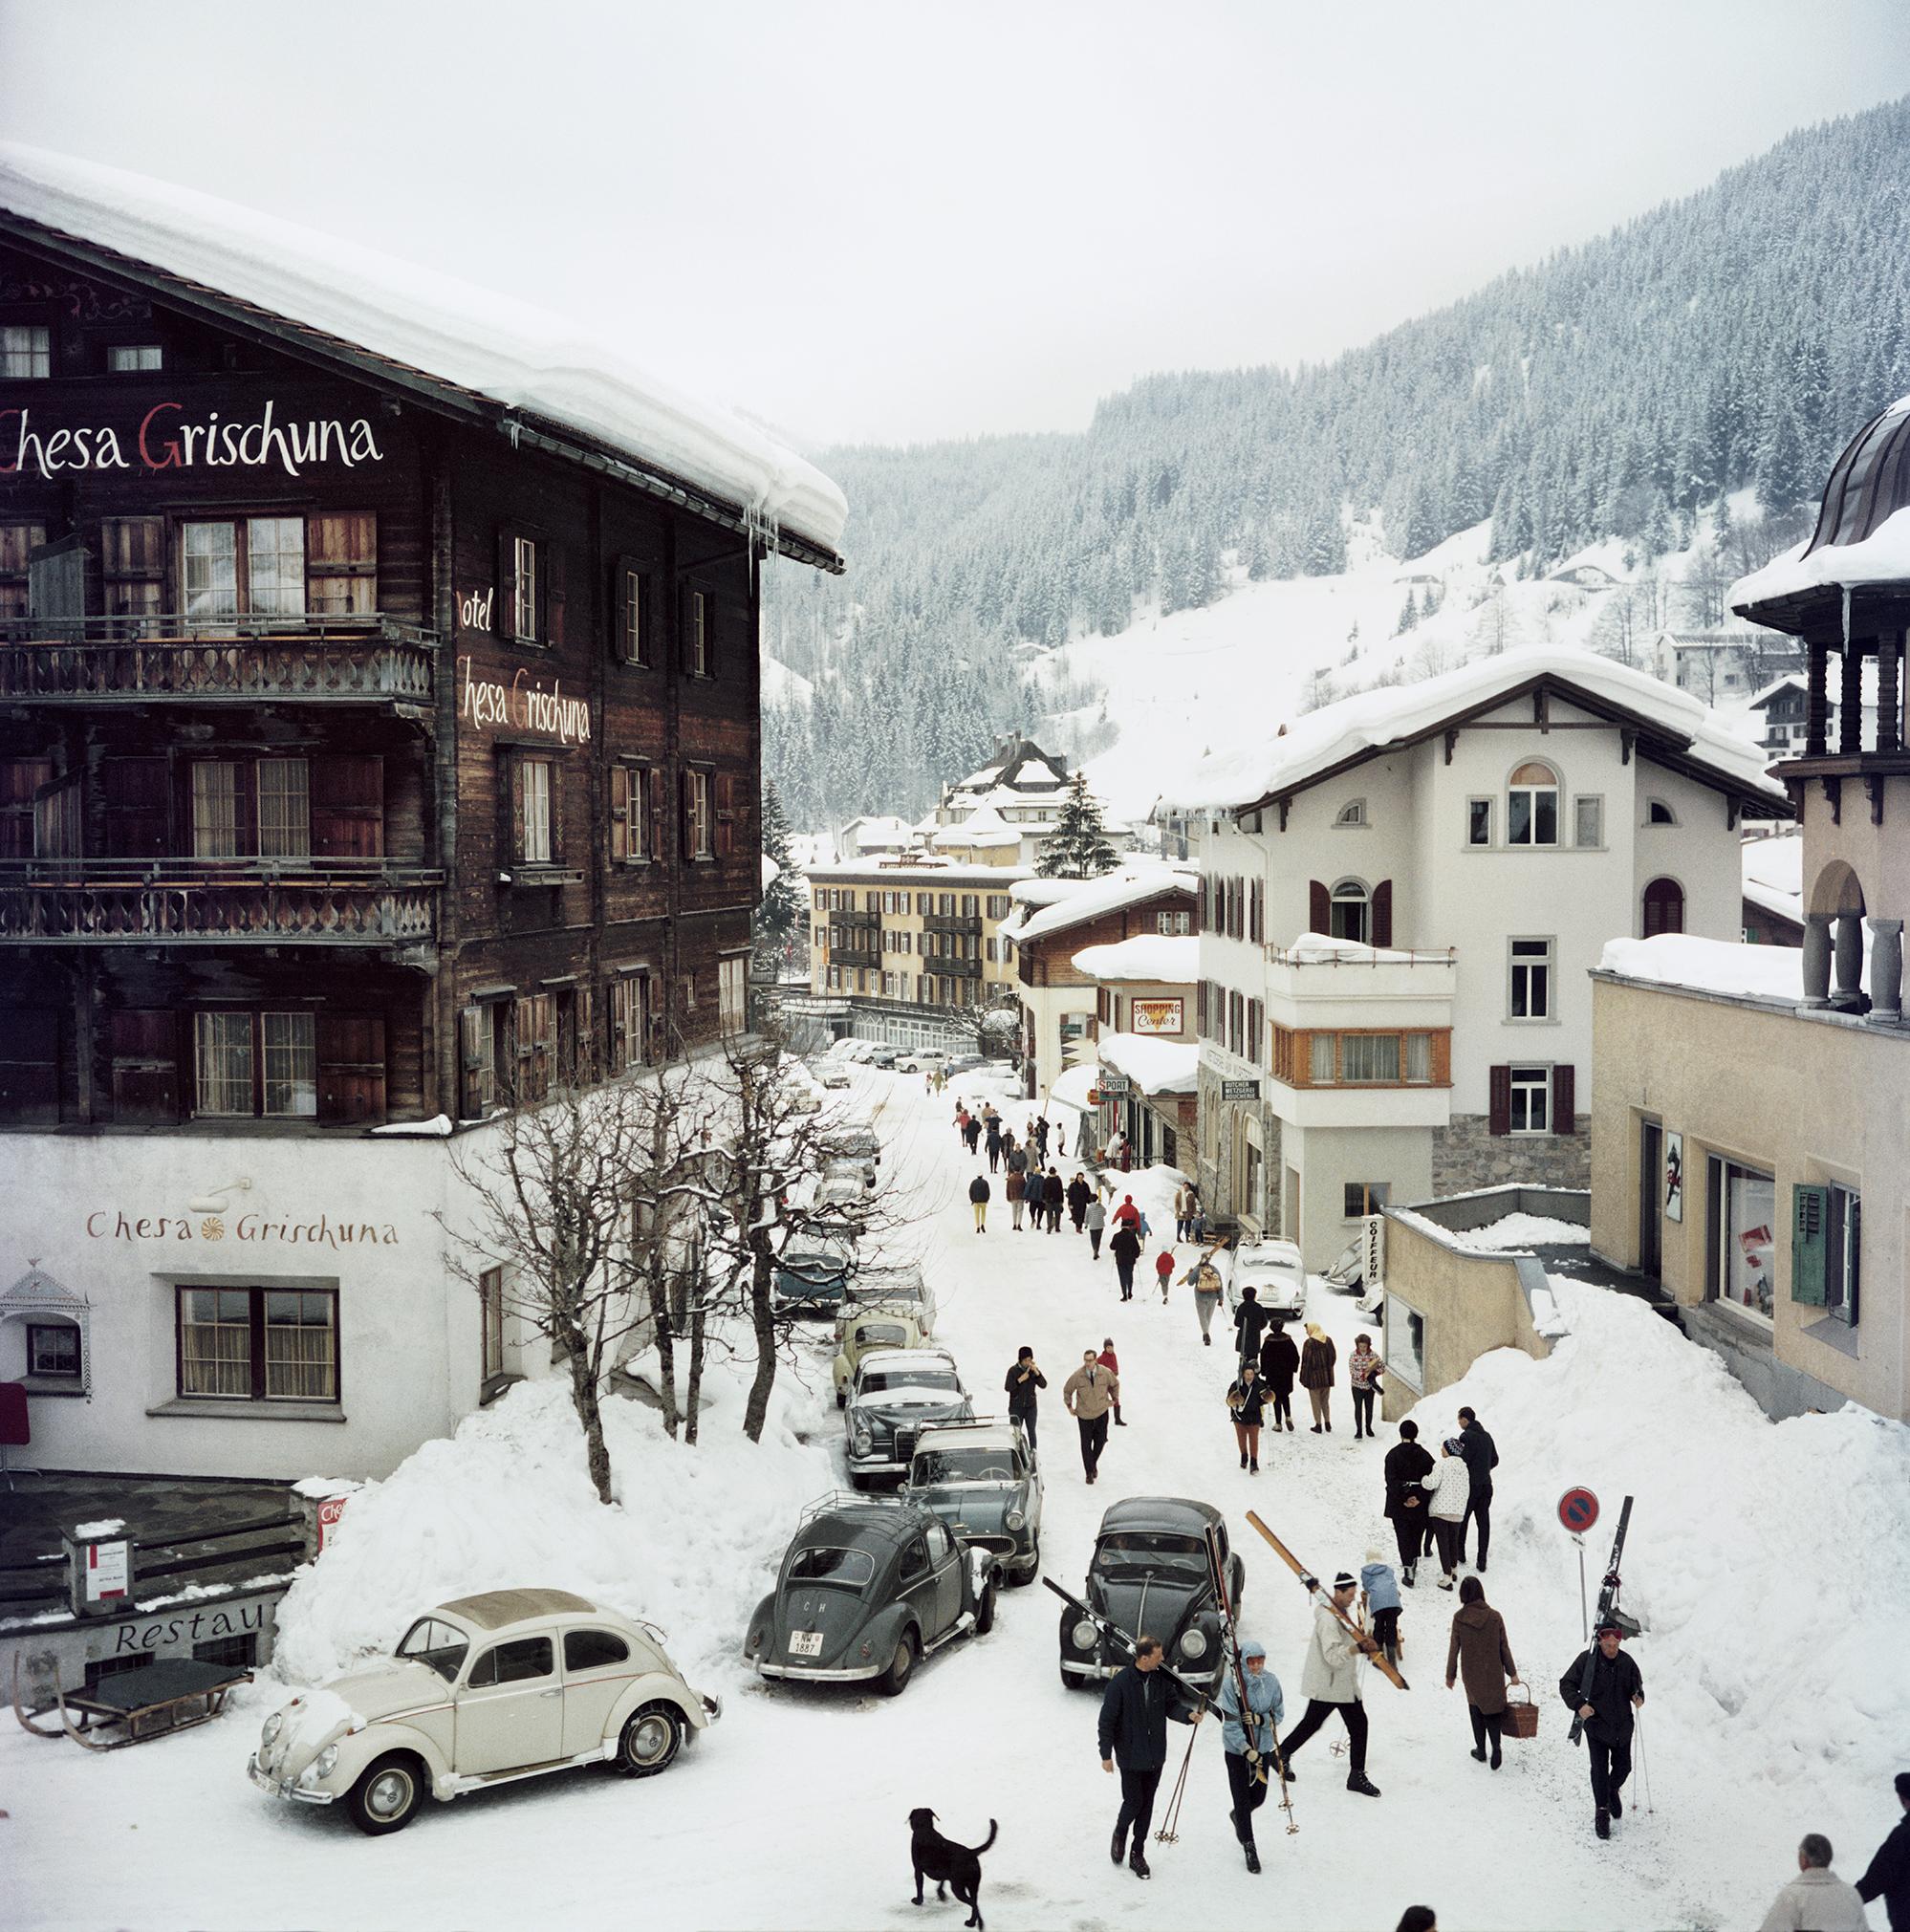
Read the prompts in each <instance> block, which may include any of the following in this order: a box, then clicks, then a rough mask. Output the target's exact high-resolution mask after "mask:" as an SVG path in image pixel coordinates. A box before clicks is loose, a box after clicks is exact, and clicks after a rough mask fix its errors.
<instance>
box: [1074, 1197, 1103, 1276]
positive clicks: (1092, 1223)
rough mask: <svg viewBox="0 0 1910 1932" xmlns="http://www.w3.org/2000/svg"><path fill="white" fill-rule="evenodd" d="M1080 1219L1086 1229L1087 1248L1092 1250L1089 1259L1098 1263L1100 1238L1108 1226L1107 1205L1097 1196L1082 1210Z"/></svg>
mask: <svg viewBox="0 0 1910 1932" xmlns="http://www.w3.org/2000/svg"><path fill="white" fill-rule="evenodd" d="M1081 1218H1082V1220H1083V1221H1084V1222H1085V1224H1086V1226H1087V1229H1088V1247H1089V1248H1090V1249H1091V1250H1092V1253H1091V1256H1090V1258H1091V1259H1092V1260H1095V1261H1098V1260H1099V1259H1100V1258H1101V1236H1102V1235H1103V1234H1104V1233H1106V1232H1107V1226H1108V1210H1107V1205H1106V1204H1105V1203H1104V1202H1103V1201H1102V1200H1101V1197H1100V1196H1099V1195H1098V1194H1096V1196H1095V1197H1094V1199H1093V1200H1091V1201H1090V1202H1089V1203H1088V1205H1087V1206H1086V1207H1085V1208H1084V1209H1083V1210H1082V1216H1081Z"/></svg>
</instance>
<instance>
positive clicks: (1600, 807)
mask: <svg viewBox="0 0 1910 1932" xmlns="http://www.w3.org/2000/svg"><path fill="white" fill-rule="evenodd" d="M1572 820H1573V838H1572V842H1573V843H1574V845H1576V846H1578V847H1579V848H1581V850H1595V849H1596V848H1597V847H1598V846H1600V845H1603V844H1604V842H1605V801H1604V800H1603V799H1602V798H1587V797H1579V798H1574V800H1573V801H1572Z"/></svg>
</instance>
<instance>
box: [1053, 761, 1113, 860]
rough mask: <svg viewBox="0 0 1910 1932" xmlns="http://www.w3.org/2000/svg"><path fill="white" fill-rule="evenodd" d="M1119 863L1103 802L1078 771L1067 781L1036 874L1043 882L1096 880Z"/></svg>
mask: <svg viewBox="0 0 1910 1932" xmlns="http://www.w3.org/2000/svg"><path fill="white" fill-rule="evenodd" d="M1116 862H1117V861H1116V858H1115V849H1114V847H1113V846H1112V845H1110V844H1109V843H1108V833H1107V826H1106V824H1105V823H1104V822H1103V821H1102V818H1101V806H1100V801H1099V799H1097V798H1096V796H1095V795H1094V793H1093V792H1090V791H1089V790H1088V781H1087V779H1086V778H1085V777H1084V776H1083V775H1082V774H1081V773H1080V772H1079V771H1076V772H1075V773H1074V776H1073V777H1072V778H1071V779H1069V781H1068V790H1067V792H1066V794H1065V795H1064V796H1063V798H1062V800H1061V811H1060V814H1059V815H1058V816H1057V817H1056V819H1055V821H1054V830H1053V833H1051V834H1050V835H1049V838H1048V843H1047V845H1046V847H1045V848H1044V849H1043V851H1042V854H1041V862H1040V863H1039V864H1038V865H1036V867H1035V868H1034V869H1035V872H1036V873H1037V874H1038V875H1039V876H1040V877H1041V878H1043V879H1097V878H1098V877H1099V876H1100V875H1101V874H1102V873H1104V872H1112V871H1113V870H1114V869H1115V865H1116Z"/></svg>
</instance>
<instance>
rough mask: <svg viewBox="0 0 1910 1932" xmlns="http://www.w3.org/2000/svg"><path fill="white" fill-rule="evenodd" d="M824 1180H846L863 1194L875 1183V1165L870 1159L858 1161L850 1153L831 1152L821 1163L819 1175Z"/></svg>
mask: <svg viewBox="0 0 1910 1932" xmlns="http://www.w3.org/2000/svg"><path fill="white" fill-rule="evenodd" d="M819 1178H820V1179H821V1180H822V1181H824V1182H830V1181H846V1182H848V1183H850V1185H851V1186H853V1187H854V1188H855V1189H856V1191H857V1193H858V1194H865V1193H867V1192H868V1190H869V1189H870V1188H872V1187H873V1186H874V1185H875V1184H876V1167H875V1163H874V1162H873V1161H858V1160H857V1159H856V1158H855V1156H854V1155H850V1154H832V1155H831V1156H830V1157H829V1159H828V1160H826V1161H824V1162H823V1163H822V1173H821V1176H820V1177H819Z"/></svg>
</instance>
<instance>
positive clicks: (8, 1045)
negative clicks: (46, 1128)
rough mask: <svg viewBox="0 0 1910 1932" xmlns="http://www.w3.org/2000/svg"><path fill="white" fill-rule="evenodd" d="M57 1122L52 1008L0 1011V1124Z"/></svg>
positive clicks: (56, 1050) (56, 1031) (56, 1041)
mask: <svg viewBox="0 0 1910 1932" xmlns="http://www.w3.org/2000/svg"><path fill="white" fill-rule="evenodd" d="M58 1118H59V1013H58V1010H57V1009H54V1008H53V1007H11V1008H8V1009H4V1010H0V1120H11V1121H12V1122H14V1123H16V1124H18V1125H52V1124H53V1123H54V1122H55V1121H57V1120H58Z"/></svg>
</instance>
